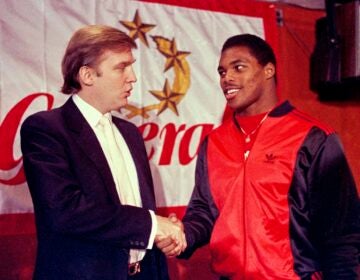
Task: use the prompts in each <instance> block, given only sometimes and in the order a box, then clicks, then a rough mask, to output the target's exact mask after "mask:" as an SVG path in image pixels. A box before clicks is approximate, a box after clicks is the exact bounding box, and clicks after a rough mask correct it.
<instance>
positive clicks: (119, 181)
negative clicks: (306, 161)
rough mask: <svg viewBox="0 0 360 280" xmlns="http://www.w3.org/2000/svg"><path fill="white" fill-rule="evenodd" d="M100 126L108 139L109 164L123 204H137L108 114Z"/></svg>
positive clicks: (102, 118) (101, 120)
mask: <svg viewBox="0 0 360 280" xmlns="http://www.w3.org/2000/svg"><path fill="white" fill-rule="evenodd" d="M99 124H100V128H101V130H102V132H103V134H104V138H105V140H106V144H107V145H106V146H107V147H106V151H105V153H107V157H108V160H110V162H109V165H110V169H111V172H112V175H113V177H114V181H115V184H116V188H117V191H118V194H119V198H120V201H121V203H122V204H128V205H135V206H138V205H137V204H136V200H135V197H134V194H133V189H132V186H131V182H130V178H129V174H128V172H127V168H126V160H125V158H124V155H123V153H122V151H121V149H120V148H119V145H118V144H117V142H116V138H115V134H114V131H113V128H112V124H111V120H110V119H108V118H107V117H106V116H102V117H101V119H100V120H99Z"/></svg>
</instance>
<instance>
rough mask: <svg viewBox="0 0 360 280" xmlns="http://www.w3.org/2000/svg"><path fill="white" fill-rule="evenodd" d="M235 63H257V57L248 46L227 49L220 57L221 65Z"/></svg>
mask: <svg viewBox="0 0 360 280" xmlns="http://www.w3.org/2000/svg"><path fill="white" fill-rule="evenodd" d="M235 61H240V62H248V63H257V59H256V57H255V56H254V55H253V54H252V53H251V51H250V49H249V48H248V47H246V46H234V47H230V48H228V49H226V50H225V51H223V52H222V53H221V55H220V60H219V65H220V66H222V65H226V64H231V63H234V62H235Z"/></svg>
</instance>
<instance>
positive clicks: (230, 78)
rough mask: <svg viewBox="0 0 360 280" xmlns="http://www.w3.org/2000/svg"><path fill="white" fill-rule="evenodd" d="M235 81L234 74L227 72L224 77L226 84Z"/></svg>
mask: <svg viewBox="0 0 360 280" xmlns="http://www.w3.org/2000/svg"><path fill="white" fill-rule="evenodd" d="M233 80H234V76H233V73H232V72H231V71H226V72H225V75H224V76H223V81H224V82H225V83H227V82H231V81H233Z"/></svg>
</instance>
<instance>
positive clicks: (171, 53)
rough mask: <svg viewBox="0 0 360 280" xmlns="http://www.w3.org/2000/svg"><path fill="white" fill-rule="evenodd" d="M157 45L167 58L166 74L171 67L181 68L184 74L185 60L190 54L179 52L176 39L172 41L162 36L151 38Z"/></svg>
mask: <svg viewBox="0 0 360 280" xmlns="http://www.w3.org/2000/svg"><path fill="white" fill-rule="evenodd" d="M151 38H152V39H153V40H154V41H155V43H156V45H157V49H158V50H159V52H160V53H161V54H163V55H164V56H165V57H166V62H165V69H164V72H166V71H167V70H169V69H170V68H171V67H179V68H180V69H181V71H182V72H184V66H183V63H184V59H185V57H186V56H187V55H189V54H190V52H183V51H178V50H177V47H176V42H175V39H172V40H171V41H170V40H169V39H166V38H164V37H161V36H151Z"/></svg>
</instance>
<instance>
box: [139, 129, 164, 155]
mask: <svg viewBox="0 0 360 280" xmlns="http://www.w3.org/2000/svg"><path fill="white" fill-rule="evenodd" d="M147 128H148V129H147ZM139 130H140V133H141V134H142V137H143V138H144V141H150V140H152V139H154V138H155V137H156V135H157V134H158V132H159V126H158V125H157V124H156V123H144V124H142V125H141V126H139ZM146 132H147V134H146V135H145V133H146ZM154 153H155V148H154V147H153V146H151V147H150V153H149V154H148V158H149V160H150V159H151V158H152V157H153V155H154Z"/></svg>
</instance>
